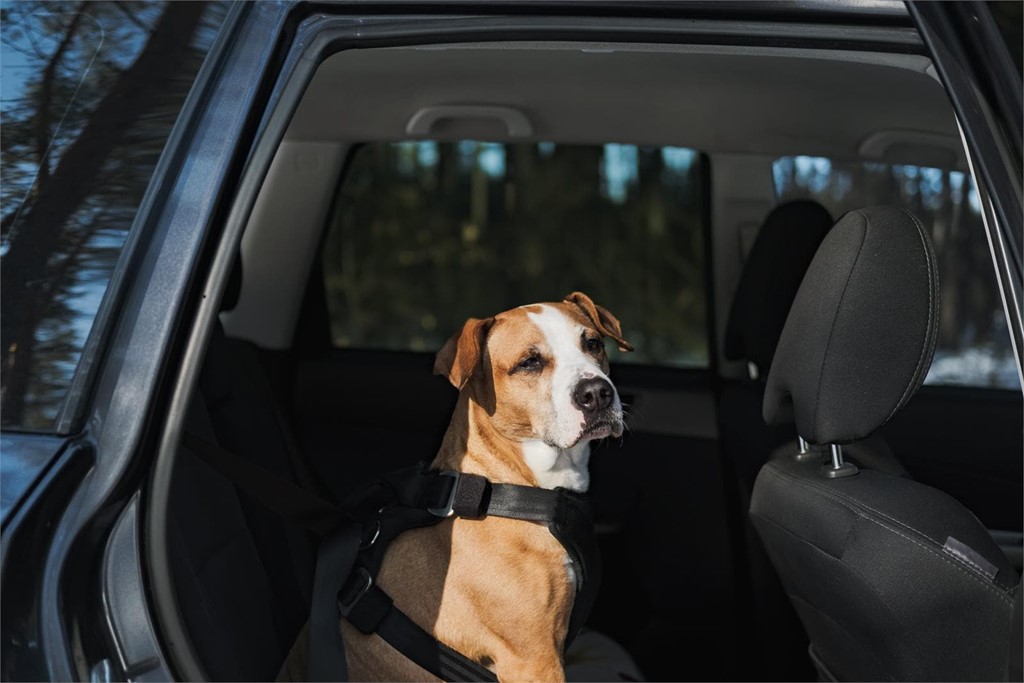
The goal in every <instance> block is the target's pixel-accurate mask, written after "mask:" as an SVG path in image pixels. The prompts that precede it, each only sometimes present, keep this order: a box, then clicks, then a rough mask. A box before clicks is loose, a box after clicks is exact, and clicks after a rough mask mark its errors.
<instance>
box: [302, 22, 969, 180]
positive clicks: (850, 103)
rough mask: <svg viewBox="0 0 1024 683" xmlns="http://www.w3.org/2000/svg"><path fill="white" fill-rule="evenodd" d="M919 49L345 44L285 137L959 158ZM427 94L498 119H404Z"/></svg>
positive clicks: (427, 102) (947, 114) (958, 161)
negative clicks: (418, 131)
mask: <svg viewBox="0 0 1024 683" xmlns="http://www.w3.org/2000/svg"><path fill="white" fill-rule="evenodd" d="M929 69H930V61H929V60H928V59H927V58H926V57H922V56H920V55H908V54H886V53H871V52H844V51H834V50H817V49H785V48H765V47H742V48H737V47H725V46H707V45H702V46H673V45H640V44H594V43H590V44H582V43H550V42H545V43H501V44H494V43H490V44H487V45H480V44H475V45H474V44H454V45H446V46H427V47H418V48H417V47H403V48H375V49H365V50H347V51H343V52H339V53H337V54H335V55H332V56H331V57H329V58H328V59H326V60H325V61H324V63H323V64H322V65H321V66H320V68H319V69H318V71H317V74H316V76H315V77H314V78H313V80H312V82H311V83H310V86H309V88H308V89H307V91H306V94H305V96H304V98H303V101H302V102H301V104H300V105H299V107H298V110H297V111H296V113H295V117H294V119H293V121H292V125H291V126H290V127H289V131H288V139H290V140H303V141H314V140H319V141H348V142H361V141H371V140H372V141H389V140H404V139H410V138H415V137H427V138H430V139H439V140H460V139H487V140H495V141H508V140H521V141H524V142H525V141H546V140H550V141H556V142H561V143H591V144H593V143H605V142H621V143H631V144H642V145H676V146H683V147H692V148H695V149H698V150H701V151H713V152H728V153H739V154H768V155H782V154H793V153H801V154H810V155H820V156H828V157H831V158H833V159H843V158H846V159H855V158H869V159H870V158H875V159H879V160H884V161H890V162H897V161H900V160H901V157H904V160H911V159H913V160H914V161H916V162H917V163H921V159H922V155H923V154H925V155H927V158H929V159H935V161H934V163H935V164H936V165H944V166H951V165H956V166H960V167H962V165H963V160H962V152H961V151H960V150H961V144H960V139H959V135H958V133H957V128H956V123H955V120H954V118H953V115H952V110H951V108H950V106H949V101H948V100H947V98H946V95H945V92H944V90H943V88H942V86H941V85H940V84H939V82H938V81H937V80H936V79H935V78H933V77H932V76H931V75H930V72H929ZM438 105H445V106H451V105H456V106H461V105H492V106H494V105H497V106H502V107H508V108H511V109H513V110H515V111H516V112H519V113H521V114H522V115H523V116H524V117H525V118H526V120H527V121H528V122H529V124H530V128H532V131H531V132H530V133H528V134H526V135H519V136H510V135H509V134H508V131H507V130H506V127H505V126H504V125H502V124H501V123H500V122H498V121H494V120H492V121H485V120H480V119H479V118H473V117H466V118H462V119H459V118H456V119H453V120H447V121H439V122H438V124H437V125H435V126H434V127H433V128H431V129H430V130H429V131H428V132H426V133H425V134H422V135H419V136H417V135H411V134H410V133H409V122H410V120H411V119H412V118H413V117H414V116H415V115H416V114H417V112H420V111H421V110H423V109H424V108H428V107H434V106H438Z"/></svg>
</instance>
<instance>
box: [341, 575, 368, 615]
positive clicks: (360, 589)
mask: <svg viewBox="0 0 1024 683" xmlns="http://www.w3.org/2000/svg"><path fill="white" fill-rule="evenodd" d="M357 569H358V571H357V572H356V573H355V574H353V575H352V578H351V579H349V580H348V581H346V582H345V586H344V587H342V589H341V590H340V591H338V611H339V612H340V613H341V616H343V617H345V618H346V619H347V618H348V615H349V613H350V612H351V611H352V608H353V607H355V606H356V604H358V603H359V600H360V599H362V597H363V596H364V595H366V592H367V591H369V590H370V587H371V586H373V577H372V576H370V572H369V571H367V570H366V567H358V568H357ZM352 581H358V582H359V584H360V585H358V586H357V587H356V588H355V589H354V590H353V589H351V588H350V587H349V586H350V584H351V582H352Z"/></svg>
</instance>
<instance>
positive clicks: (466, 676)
mask: <svg viewBox="0 0 1024 683" xmlns="http://www.w3.org/2000/svg"><path fill="white" fill-rule="evenodd" d="M383 484H384V486H386V487H387V488H388V489H389V490H390V492H391V493H392V494H393V495H394V504H393V505H391V506H384V507H382V508H380V509H379V510H378V512H377V513H376V515H375V519H373V520H372V521H370V524H369V525H368V526H367V527H366V530H365V533H364V541H363V544H362V545H361V547H360V550H359V556H358V559H357V560H356V561H355V565H356V566H355V570H354V571H346V572H345V573H344V574H342V576H346V577H347V579H346V580H345V582H344V584H343V585H342V587H341V589H340V590H339V591H338V592H337V596H338V597H337V605H338V611H339V612H340V614H341V615H342V616H343V617H344V618H345V619H346V620H348V622H349V623H350V624H352V625H353V626H354V627H355V628H357V629H358V630H359V631H361V632H362V633H367V634H369V633H377V634H378V635H379V636H381V637H382V638H383V639H384V640H385V641H387V642H388V643H389V644H390V645H391V646H392V647H394V648H395V649H396V650H398V651H399V652H401V653H402V654H403V655H405V656H406V657H409V658H410V659H411V660H413V661H414V662H416V663H417V664H418V665H419V666H421V667H422V668H424V669H426V670H427V671H430V672H431V673H433V674H434V675H435V676H438V677H440V678H442V679H443V680H447V681H476V680H483V681H493V680H496V679H495V677H494V674H493V673H491V672H490V671H489V670H487V669H486V668H484V667H483V666H481V665H480V664H478V663H476V662H474V661H472V660H470V659H469V658H467V657H465V656H464V655H462V654H461V653H459V652H456V651H455V650H452V649H451V648H449V647H448V646H446V645H445V644H444V643H441V642H439V641H438V640H437V639H436V638H434V637H433V636H432V635H431V634H429V633H427V632H426V631H425V630H423V629H422V628H420V627H419V626H418V625H417V624H416V623H415V622H413V621H412V620H411V619H410V618H409V617H408V616H407V615H405V614H404V613H403V612H402V611H401V610H399V609H398V608H396V607H394V605H393V603H392V600H391V598H390V596H388V595H387V594H386V593H385V592H384V591H383V590H381V589H380V588H379V587H378V586H377V585H376V584H375V583H374V577H376V575H377V572H378V571H379V569H380V565H381V563H382V561H383V557H384V551H385V550H386V548H387V545H388V544H389V543H390V542H391V540H393V539H394V538H395V537H397V536H398V535H399V534H400V533H402V532H403V531H406V530H408V529H412V528H416V527H422V526H429V525H432V524H436V523H438V522H440V521H441V520H442V519H444V518H446V517H449V516H457V517H463V518H466V519H480V518H483V517H486V516H496V517H506V518H510V519H521V520H525V521H532V522H541V523H545V524H547V526H548V529H549V531H550V532H551V533H552V535H554V536H555V538H556V539H557V540H558V541H559V542H560V543H561V544H562V545H563V546H564V547H565V549H566V552H567V554H568V555H569V558H570V561H571V566H572V568H573V570H574V571H575V572H576V573H577V576H576V579H577V580H576V582H575V584H576V596H575V600H574V602H573V610H572V614H571V616H570V621H569V631H568V634H567V637H566V643H565V644H566V647H568V645H569V643H570V642H571V641H572V639H573V638H574V637H575V635H576V633H577V632H578V631H579V628H580V627H581V626H582V624H583V622H584V621H585V619H586V616H587V614H589V612H590V608H591V606H592V605H593V601H594V597H595V596H596V593H597V586H598V574H599V571H600V565H599V556H598V553H597V544H596V541H595V539H594V537H593V522H592V518H591V514H590V508H589V505H588V503H587V501H586V499H585V498H583V497H582V496H580V495H579V494H576V493H573V492H571V491H567V490H564V489H556V490H553V491H552V490H548V489H540V488H536V487H531V486H518V485H514V484H492V483H491V482H489V481H488V480H487V479H486V478H484V477H481V476H478V475H473V474H465V473H456V472H436V471H426V470H423V469H421V468H410V469H406V470H403V471H400V472H397V473H394V474H392V475H387V476H385V477H384V479H383ZM367 501H368V502H367ZM379 502H380V500H379V499H375V496H373V495H368V496H365V498H364V501H363V502H362V503H356V504H355V507H360V505H361V506H362V507H363V508H364V515H363V517H365V516H366V515H365V510H366V509H367V506H369V507H371V508H372V507H373V506H375V505H377V504H378V503H379ZM356 517H360V515H359V514H358V513H357V514H356ZM351 566H352V565H351V564H349V567H351ZM324 569H325V571H324V573H327V571H328V570H326V568H324ZM317 576H318V577H320V576H321V567H320V562H319V560H318V567H317ZM335 576H336V575H335ZM318 609H319V610H321V611H322V610H323V605H317V604H316V601H314V611H317V610H318ZM335 633H337V631H335ZM312 645H313V644H312V643H311V648H310V667H309V673H310V675H311V676H314V677H315V679H316V676H318V675H320V674H329V671H325V670H321V669H323V668H326V667H321V666H320V665H318V663H317V661H316V660H317V659H318V655H316V653H315V652H314V650H315V649H316V648H314V647H312ZM331 668H334V667H331ZM333 675H335V676H336V675H337V669H336V668H334V672H333Z"/></svg>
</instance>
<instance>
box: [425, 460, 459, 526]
mask: <svg viewBox="0 0 1024 683" xmlns="http://www.w3.org/2000/svg"><path fill="white" fill-rule="evenodd" d="M438 475H440V476H442V477H451V478H452V479H454V480H455V481H454V482H453V483H452V491H451V493H449V494H448V502H447V503H445V505H444V507H441V508H427V512H429V513H430V514H432V515H437V516H438V517H451V516H452V515H453V514H454V513H453V512H452V508H453V507H455V492H456V491H457V490H458V488H459V473H458V472H456V471H454V470H444V471H441V472H438Z"/></svg>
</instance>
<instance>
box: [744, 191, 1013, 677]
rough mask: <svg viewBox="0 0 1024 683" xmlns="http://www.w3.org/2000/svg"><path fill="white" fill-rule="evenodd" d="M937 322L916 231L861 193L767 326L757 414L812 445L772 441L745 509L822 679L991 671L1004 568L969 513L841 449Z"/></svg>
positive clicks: (923, 247) (929, 269)
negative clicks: (805, 450)
mask: <svg viewBox="0 0 1024 683" xmlns="http://www.w3.org/2000/svg"><path fill="white" fill-rule="evenodd" d="M937 323H938V282H937V276H936V264H935V257H934V254H933V253H932V250H931V246H930V243H929V240H928V237H927V234H926V232H925V231H924V229H923V228H922V227H921V225H920V223H919V222H918V221H917V219H916V218H914V217H913V216H912V215H910V214H909V213H908V212H906V211H904V210H902V209H896V208H889V207H873V208H869V209H862V210H859V211H854V212H851V213H849V214H847V215H846V216H844V217H843V219H842V220H840V221H839V223H837V224H836V226H835V227H834V228H833V229H832V230H831V231H830V233H829V235H828V236H827V237H826V238H825V240H824V242H823V243H822V245H821V247H820V248H819V250H818V252H817V254H816V255H815V257H814V260H813V262H812V263H811V265H810V267H809V269H808V271H807V275H806V276H805V278H804V281H803V283H802V284H801V286H800V289H799V291H798V293H797V295H796V299H795V300H794V303H793V306H792V309H791V310H790V313H789V316H788V318H787V321H786V325H785V328H784V329H783V332H782V335H781V337H780V339H779V344H778V348H777V350H776V354H775V358H774V360H773V362H772V366H771V370H770V372H769V375H768V380H767V385H766V391H765V399H764V417H765V419H766V421H768V422H770V423H773V424H777V423H780V422H788V421H790V420H795V422H796V427H797V430H798V433H799V434H800V435H801V436H803V437H804V438H805V439H806V440H807V441H809V442H811V443H812V444H817V445H819V446H821V447H827V450H826V451H824V452H820V453H821V454H820V455H816V456H815V455H812V456H810V457H808V456H803V457H798V456H797V454H796V451H795V449H794V448H792V447H783V449H782V450H781V452H780V453H779V455H778V457H775V458H773V459H771V460H770V461H769V462H768V464H766V465H765V466H764V467H763V468H762V469H761V472H760V474H759V475H758V477H757V480H756V483H755V485H754V491H753V497H752V501H751V508H750V514H751V517H752V519H753V521H754V524H755V526H756V528H757V531H758V533H759V534H760V536H761V538H762V539H763V541H764V544H765V546H766V548H767V550H768V553H769V555H770V557H771V560H772V562H773V564H774V566H775V568H776V569H777V570H778V573H779V575H780V577H781V578H782V581H783V584H784V585H785V587H786V591H787V593H788V595H789V596H790V599H791V600H792V602H793V605H794V607H795V608H796V611H797V612H798V614H799V615H800V619H801V621H802V622H803V624H804V626H805V628H806V630H807V633H808V634H809V636H810V640H811V654H812V658H813V659H814V660H815V662H816V664H817V665H818V668H819V673H820V676H821V677H822V678H825V679H838V680H1000V679H1004V678H1005V676H1006V671H1007V662H1008V656H1009V645H1010V627H1011V618H1012V614H1013V603H1014V599H1015V597H1016V593H1017V592H1018V591H1019V590H1020V589H1019V584H1018V582H1019V579H1018V577H1017V575H1016V572H1015V571H1014V570H1013V568H1012V567H1011V566H1010V563H1009V562H1008V561H1007V559H1006V557H1005V556H1004V555H1003V554H1002V552H1001V551H1000V549H999V547H998V545H997V544H996V543H995V542H994V541H993V540H992V539H991V538H990V537H989V535H988V532H987V531H986V530H985V528H984V526H983V525H982V524H981V523H980V522H979V521H978V520H977V519H976V518H975V517H974V515H972V514H971V513H970V511H968V510H967V509H966V508H964V507H963V506H962V505H961V504H960V503H958V502H957V501H955V500H954V499H952V498H951V497H949V496H947V495H945V494H944V493H942V492H940V491H937V490H935V489H933V488H930V487H928V486H925V485H923V484H920V483H917V482H915V481H913V480H911V479H909V478H906V477H900V476H897V475H894V474H892V473H889V472H883V471H872V470H864V469H860V470H858V468H856V467H851V466H850V465H849V463H846V462H844V461H843V457H842V455H843V449H844V444H850V443H854V442H857V441H859V440H862V439H864V438H865V437H867V436H868V435H869V434H871V433H873V432H875V431H876V430H877V429H879V428H880V427H881V426H882V425H884V424H885V423H886V422H887V421H888V420H889V419H890V418H891V417H892V416H893V415H894V414H895V413H896V412H897V411H898V410H899V409H900V408H901V407H902V406H903V405H905V404H906V402H907V401H908V400H909V399H910V398H911V396H912V395H913V394H914V392H915V391H916V390H917V388H918V387H919V386H920V384H921V382H922V381H923V379H924V376H925V374H926V372H927V370H928V366H929V365H930V363H931V358H932V353H933V351H934V346H935V338H936V330H937V327H938V324H937ZM880 349H884V350H885V351H884V353H880V352H879V350H880ZM824 453H828V455H825V454H824Z"/></svg>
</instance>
